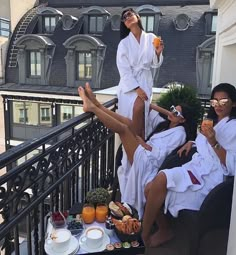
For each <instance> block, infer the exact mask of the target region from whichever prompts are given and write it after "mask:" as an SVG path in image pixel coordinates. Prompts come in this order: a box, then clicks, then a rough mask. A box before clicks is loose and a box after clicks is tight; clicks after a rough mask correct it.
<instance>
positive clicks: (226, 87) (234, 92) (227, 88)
mask: <svg viewBox="0 0 236 255" xmlns="http://www.w3.org/2000/svg"><path fill="white" fill-rule="evenodd" d="M216 92H225V93H226V94H227V95H228V97H229V98H230V99H231V100H232V102H233V103H236V89H235V87H234V86H233V85H231V84H229V83H220V84H219V85H217V86H215V87H214V88H213V90H212V92H211V99H213V98H214V96H215V93H216ZM208 117H209V118H211V119H213V120H214V121H215V122H216V121H217V117H218V116H217V114H216V112H215V109H214V107H212V106H211V107H210V109H209V112H208ZM229 118H230V119H235V118H236V107H235V106H233V108H232V110H231V112H230V115H229Z"/></svg>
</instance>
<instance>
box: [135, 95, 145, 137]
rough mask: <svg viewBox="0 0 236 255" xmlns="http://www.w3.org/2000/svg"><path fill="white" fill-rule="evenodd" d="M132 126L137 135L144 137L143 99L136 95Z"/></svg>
mask: <svg viewBox="0 0 236 255" xmlns="http://www.w3.org/2000/svg"><path fill="white" fill-rule="evenodd" d="M132 120H133V126H134V128H135V132H136V134H137V135H138V136H140V137H142V138H143V140H144V139H145V124H144V101H143V100H142V99H141V98H140V97H137V98H136V100H135V102H134V108H133V118H132Z"/></svg>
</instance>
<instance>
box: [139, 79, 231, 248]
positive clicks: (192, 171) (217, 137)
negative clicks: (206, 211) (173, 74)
mask: <svg viewBox="0 0 236 255" xmlns="http://www.w3.org/2000/svg"><path fill="white" fill-rule="evenodd" d="M210 103H211V109H210V112H209V114H208V116H209V115H211V117H214V123H215V125H214V127H210V126H202V128H201V133H199V134H198V136H197V138H196V140H195V145H196V148H197V152H196V153H195V154H194V155H193V157H192V160H191V161H190V162H188V163H186V164H184V165H182V166H181V167H175V168H172V169H165V170H162V171H160V172H159V173H158V175H157V176H156V178H155V179H154V180H153V181H152V182H151V183H149V184H148V185H147V186H146V196H147V203H146V207H145V212H144V219H143V233H142V237H143V240H144V242H145V245H146V246H149V247H155V246H158V245H160V244H162V243H164V242H166V241H168V240H170V239H171V238H172V236H173V234H172V231H171V230H170V229H169V227H168V223H167V221H166V218H165V216H164V214H163V213H162V205H163V204H164V211H165V212H166V211H167V210H168V211H169V212H170V213H171V214H172V215H173V216H174V217H177V216H178V212H179V211H180V210H182V209H190V210H199V209H200V206H201V204H202V202H203V200H204V199H205V197H206V196H207V194H208V193H209V192H210V191H211V190H212V189H213V188H214V187H215V186H216V185H218V184H219V183H221V182H222V181H223V177H224V175H235V169H236V108H235V107H236V89H235V87H234V86H232V85H230V84H227V83H222V84H219V85H218V86H216V87H215V88H214V89H213V91H212V95H211V100H210ZM185 148H186V146H184V149H185ZM155 221H157V224H158V231H157V232H156V233H154V234H151V227H152V225H153V223H154V222H155Z"/></svg>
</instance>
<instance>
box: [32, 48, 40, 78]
mask: <svg viewBox="0 0 236 255" xmlns="http://www.w3.org/2000/svg"><path fill="white" fill-rule="evenodd" d="M29 65H30V66H29V76H40V75H41V54H40V52H39V51H30V53H29Z"/></svg>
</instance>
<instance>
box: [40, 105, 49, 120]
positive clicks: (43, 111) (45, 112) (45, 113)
mask: <svg viewBox="0 0 236 255" xmlns="http://www.w3.org/2000/svg"><path fill="white" fill-rule="evenodd" d="M50 110H51V109H50V108H45V107H42V108H40V121H41V122H44V121H50V120H51V114H50Z"/></svg>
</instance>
